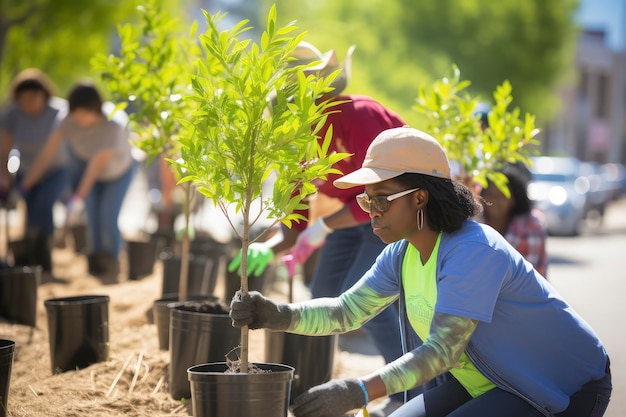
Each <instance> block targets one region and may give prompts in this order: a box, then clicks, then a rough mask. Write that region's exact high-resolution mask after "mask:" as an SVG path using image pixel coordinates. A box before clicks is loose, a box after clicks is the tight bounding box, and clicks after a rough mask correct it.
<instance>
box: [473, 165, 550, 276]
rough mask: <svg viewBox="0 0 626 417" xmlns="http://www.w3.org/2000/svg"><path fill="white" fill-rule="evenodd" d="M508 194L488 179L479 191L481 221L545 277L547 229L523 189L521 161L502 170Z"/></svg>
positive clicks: (525, 182)
mask: <svg viewBox="0 0 626 417" xmlns="http://www.w3.org/2000/svg"><path fill="white" fill-rule="evenodd" d="M501 172H502V174H504V175H505V176H506V178H507V180H508V184H507V187H508V189H509V191H510V193H511V196H510V198H507V197H506V196H505V195H504V194H503V193H502V191H500V190H499V189H498V187H496V186H495V185H494V184H493V183H492V182H490V181H489V182H488V186H487V188H485V189H483V190H482V193H481V196H482V203H483V220H484V222H485V223H487V224H488V225H489V226H491V227H493V228H494V229H496V230H497V231H498V232H499V233H500V234H501V235H502V236H504V238H505V239H506V240H507V241H508V242H509V243H510V244H511V245H512V246H513V247H514V248H515V249H517V251H518V252H519V253H521V254H522V256H523V257H524V258H526V259H527V260H528V261H529V262H530V263H531V264H533V266H534V267H535V269H536V270H537V271H538V272H539V273H540V274H541V275H543V277H544V278H547V272H548V254H547V252H546V240H547V238H548V229H547V225H546V220H545V216H544V215H543V213H541V212H540V211H539V210H537V209H535V208H533V207H532V201H531V200H530V198H528V194H527V188H528V181H529V180H530V172H529V171H528V169H527V168H526V167H525V166H524V165H521V164H508V165H506V166H505V167H504V168H503V169H502V171H501Z"/></svg>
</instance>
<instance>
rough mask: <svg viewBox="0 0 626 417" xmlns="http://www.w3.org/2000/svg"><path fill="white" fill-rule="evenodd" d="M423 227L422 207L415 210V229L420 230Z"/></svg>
mask: <svg viewBox="0 0 626 417" xmlns="http://www.w3.org/2000/svg"><path fill="white" fill-rule="evenodd" d="M422 227H424V211H423V210H422V209H419V210H417V230H418V231H420V232H421V231H422Z"/></svg>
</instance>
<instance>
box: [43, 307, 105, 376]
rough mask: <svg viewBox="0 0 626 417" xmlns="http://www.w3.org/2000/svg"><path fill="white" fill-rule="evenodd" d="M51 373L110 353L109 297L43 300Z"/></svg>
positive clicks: (96, 359) (95, 359)
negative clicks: (46, 321)
mask: <svg viewBox="0 0 626 417" xmlns="http://www.w3.org/2000/svg"><path fill="white" fill-rule="evenodd" d="M44 305H45V306H46V313H47V316H48V337H49V339H50V340H49V342H50V361H51V365H52V373H60V372H65V371H69V370H74V369H80V368H85V367H87V366H89V365H91V364H93V363H97V362H102V361H105V360H107V358H108V357H109V297H108V296H106V295H85V296H78V297H67V298H52V299H49V300H46V301H45V302H44Z"/></svg>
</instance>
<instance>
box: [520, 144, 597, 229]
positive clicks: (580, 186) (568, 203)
mask: <svg viewBox="0 0 626 417" xmlns="http://www.w3.org/2000/svg"><path fill="white" fill-rule="evenodd" d="M530 172H531V180H530V182H529V184H528V197H529V198H530V199H531V200H532V201H533V202H534V205H535V207H536V208H537V209H539V210H541V211H542V212H543V213H544V214H545V216H546V222H547V227H548V233H549V234H551V235H563V236H576V235H578V234H579V233H580V225H581V221H582V220H583V219H584V218H585V215H586V211H585V210H586V208H587V193H588V191H589V188H590V182H589V179H588V178H586V177H585V176H581V162H580V160H578V159H577V158H574V157H553V156H539V157H533V158H532V166H531V167H530Z"/></svg>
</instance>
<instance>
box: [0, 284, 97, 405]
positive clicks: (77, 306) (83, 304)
mask: <svg viewBox="0 0 626 417" xmlns="http://www.w3.org/2000/svg"><path fill="white" fill-rule="evenodd" d="M108 303H109V297H108V296H104V295H93V296H78V297H67V298H52V299H48V300H46V301H45V302H44V305H45V307H46V314H47V318H48V334H49V344H50V365H51V369H52V373H60V372H65V371H70V370H74V369H80V368H85V367H87V366H89V365H91V364H93V363H96V362H102V361H105V360H107V358H108V355H109V314H108ZM14 351H15V342H13V341H11V340H6V339H0V417H6V416H7V415H8V411H7V408H8V396H9V385H10V380H11V368H12V366H13V356H14Z"/></svg>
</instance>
